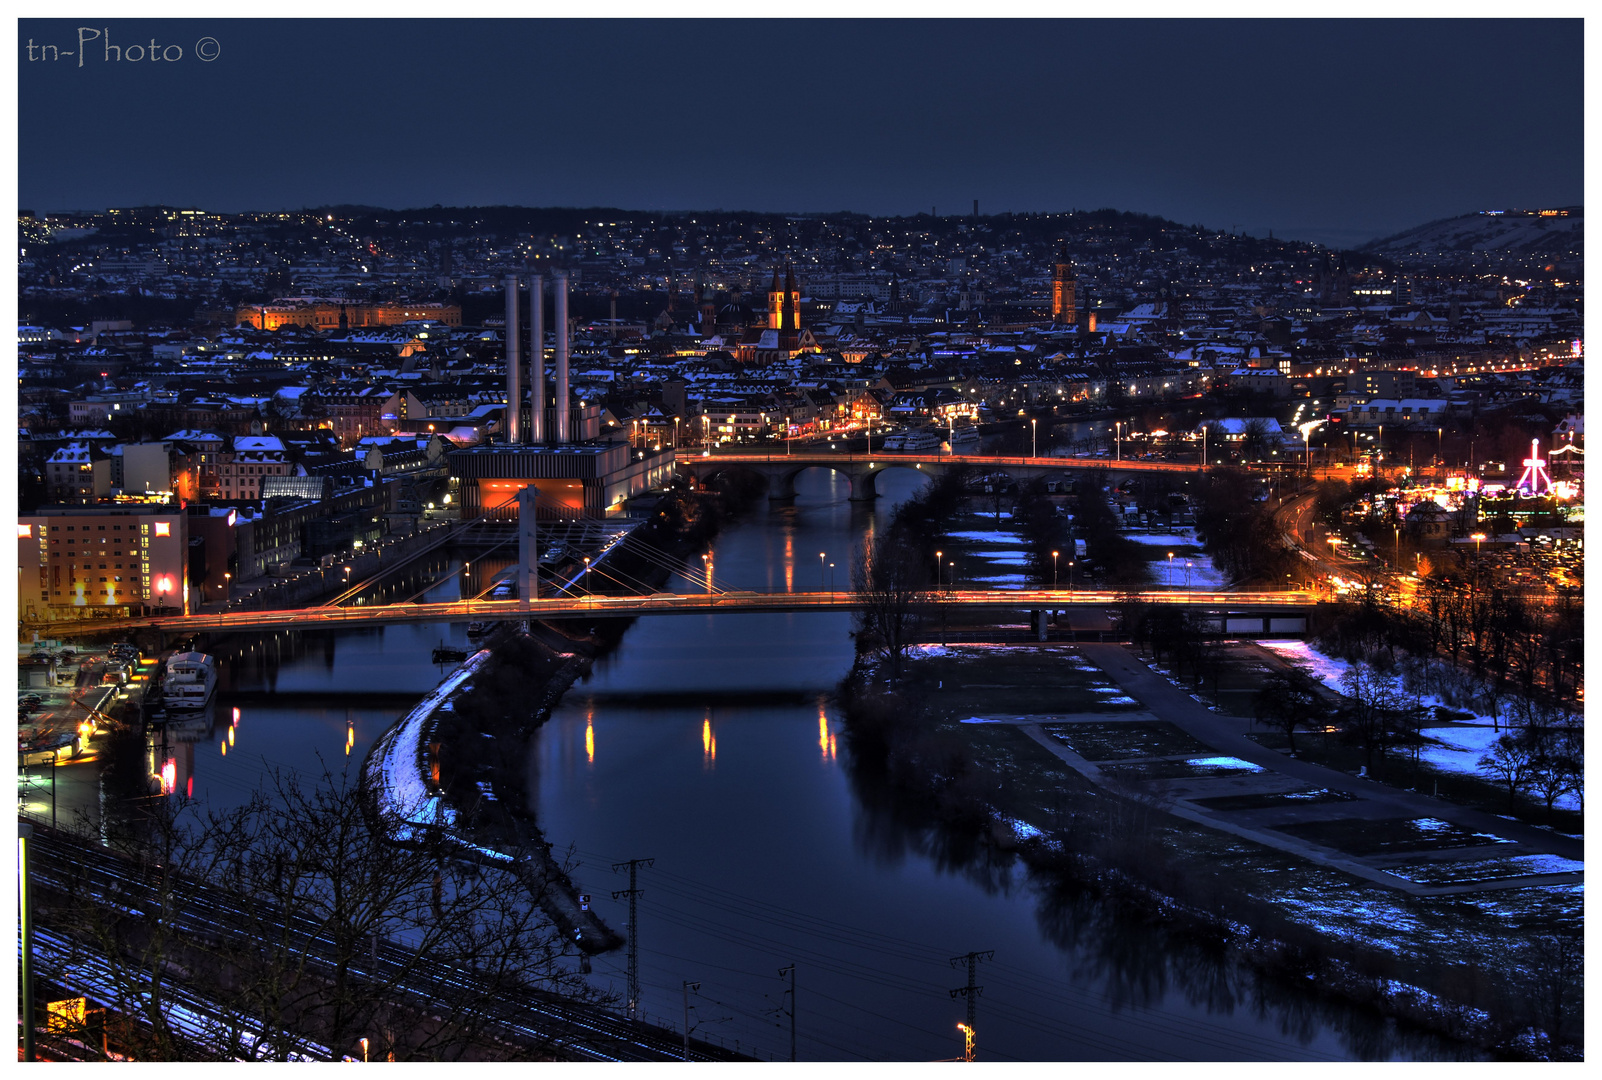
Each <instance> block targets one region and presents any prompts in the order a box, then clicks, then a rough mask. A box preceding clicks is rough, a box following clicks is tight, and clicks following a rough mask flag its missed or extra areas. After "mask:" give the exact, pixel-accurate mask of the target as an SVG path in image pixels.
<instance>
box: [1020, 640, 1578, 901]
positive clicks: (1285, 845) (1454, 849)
mask: <svg viewBox="0 0 1602 1080" xmlns="http://www.w3.org/2000/svg"><path fill="white" fill-rule="evenodd" d="M1078 650H1079V652H1080V653H1081V654H1082V655H1083V656H1084V657H1085V658H1086V659H1087V660H1089V661H1091V662H1092V663H1094V664H1096V666H1097V667H1099V668H1101V669H1102V671H1104V672H1105V673H1106V675H1107V676H1108V678H1109V679H1111V681H1112V682H1113V683H1115V684H1116V685H1117V686H1118V687H1119V688H1120V689H1121V690H1123V692H1124V693H1125V694H1127V695H1129V696H1130V697H1132V698H1134V699H1135V700H1136V701H1138V702H1140V703H1141V704H1142V706H1143V707H1144V709H1145V711H1144V712H1142V713H1126V714H1124V716H1126V717H1127V719H1128V721H1129V722H1131V723H1139V722H1147V723H1149V722H1151V721H1152V720H1153V719H1155V720H1157V721H1165V722H1167V723H1170V724H1172V725H1174V726H1175V727H1176V728H1178V729H1179V730H1180V731H1182V732H1184V733H1185V734H1186V735H1189V736H1190V737H1192V738H1193V739H1195V740H1196V741H1197V742H1200V743H1202V744H1205V745H1206V746H1208V747H1211V748H1212V749H1213V750H1215V751H1217V752H1218V753H1220V754H1224V755H1228V756H1229V757H1230V758H1235V759H1239V760H1240V761H1242V762H1247V763H1250V765H1252V766H1256V767H1257V768H1256V769H1249V768H1239V769H1228V768H1226V769H1220V770H1218V771H1217V773H1216V774H1215V775H1206V774H1203V775H1197V776H1180V777H1178V778H1173V779H1166V780H1157V779H1152V780H1144V781H1142V780H1129V779H1125V778H1123V777H1119V779H1118V780H1117V783H1118V784H1120V785H1123V786H1129V785H1131V784H1133V785H1134V786H1135V787H1136V788H1137V789H1144V790H1145V791H1146V792H1148V793H1149V794H1152V795H1153V796H1156V797H1158V798H1160V799H1161V800H1162V801H1163V802H1164V803H1165V805H1164V809H1165V810H1167V811H1168V812H1169V813H1172V814H1174V815H1176V816H1178V817H1181V818H1183V819H1185V820H1188V821H1193V822H1196V823H1198V824H1201V825H1205V826H1207V827H1209V828H1214V829H1219V830H1221V831H1224V832H1228V833H1231V834H1233V835H1237V836H1240V837H1242V838H1245V839H1249V840H1253V841H1255V842H1257V843H1261V844H1264V845H1266V846H1269V847H1272V848H1276V849H1278V850H1281V851H1285V852H1289V853H1291V854H1294V855H1297V856H1299V857H1301V858H1305V859H1308V860H1310V861H1312V862H1315V863H1318V864H1320V865H1325V866H1330V867H1332V868H1337V869H1340V870H1343V871H1345V872H1347V873H1351V874H1354V875H1356V876H1358V877H1361V878H1363V879H1365V880H1368V881H1372V882H1374V883H1376V884H1381V885H1384V886H1387V887H1389V888H1393V889H1398V890H1400V891H1403V892H1407V893H1411V894H1414V895H1425V896H1436V895H1446V894H1451V893H1464V892H1482V891H1487V890H1492V889H1508V888H1524V887H1527V886H1531V885H1545V884H1570V883H1573V882H1576V881H1579V880H1582V879H1583V873H1581V872H1578V871H1567V870H1564V871H1563V872H1554V873H1528V874H1521V875H1519V876H1516V877H1509V876H1504V877H1500V878H1496V879H1493V880H1478V881H1461V882H1452V881H1450V880H1446V881H1443V882H1442V883H1439V884H1430V883H1428V882H1427V881H1418V880H1411V879H1409V878H1407V877H1402V876H1398V875H1397V874H1395V873H1392V872H1390V871H1391V870H1394V869H1396V868H1398V866H1399V865H1400V864H1402V863H1410V864H1414V865H1416V864H1419V863H1430V864H1437V863H1438V864H1443V871H1444V872H1443V874H1442V875H1441V876H1443V877H1445V878H1447V879H1450V878H1451V877H1452V876H1453V875H1452V873H1451V870H1450V867H1446V866H1444V864H1447V863H1453V862H1462V863H1464V864H1468V863H1470V862H1476V861H1483V860H1488V859H1489V860H1496V861H1499V862H1500V861H1502V860H1506V859H1509V858H1511V857H1517V856H1531V855H1535V856H1557V857H1559V858H1560V859H1567V860H1574V861H1575V862H1580V861H1583V859H1584V857H1585V855H1584V842H1583V841H1582V840H1580V839H1576V838H1573V837H1568V836H1563V835H1561V834H1558V833H1553V832H1549V831H1547V830H1544V829H1538V828H1535V827H1533V826H1529V825H1525V824H1522V823H1520V822H1516V821H1511V820H1508V819H1505V818H1501V817H1497V816H1495V815H1492V814H1487V813H1485V812H1483V811H1480V810H1475V809H1472V808H1469V807H1464V806H1458V805H1455V804H1453V803H1450V802H1446V801H1444V800H1441V799H1437V798H1433V797H1431V796H1429V795H1424V794H1421V793H1418V792H1413V791H1407V790H1403V789H1401V788H1396V787H1391V786H1388V785H1385V784H1380V783H1376V782H1375V781H1372V780H1368V779H1365V778H1362V777H1358V776H1354V775H1351V774H1349V773H1345V772H1341V771H1339V770H1337V769H1331V768H1328V767H1326V766H1323V765H1318V764H1315V763H1313V762H1309V761H1304V760H1301V759H1299V758H1293V757H1290V756H1288V755H1287V754H1284V753H1280V752H1278V751H1275V750H1270V749H1268V748H1266V747H1264V746H1262V745H1261V744H1259V743H1258V742H1256V741H1255V740H1253V739H1251V738H1249V737H1248V735H1247V732H1248V730H1249V728H1250V721H1249V720H1248V719H1246V718H1244V717H1237V716H1229V715H1227V714H1222V713H1217V712H1214V711H1213V710H1212V709H1211V708H1209V707H1208V706H1207V705H1205V704H1203V703H1202V702H1200V701H1198V700H1196V699H1195V698H1192V697H1191V696H1190V695H1189V694H1188V693H1186V692H1185V691H1184V690H1182V689H1181V688H1179V687H1177V686H1175V685H1174V684H1173V683H1171V682H1169V681H1168V679H1167V678H1165V677H1164V676H1163V675H1161V674H1159V673H1157V672H1155V671H1152V670H1151V669H1150V668H1148V667H1147V666H1146V664H1145V663H1144V662H1143V661H1142V660H1141V659H1140V658H1139V657H1138V656H1136V655H1135V654H1134V653H1133V652H1131V651H1130V650H1129V649H1128V648H1126V647H1124V646H1122V645H1116V644H1089V643H1086V644H1081V645H1079V646H1078ZM1020 719H1021V718H1020ZM1064 719H1067V718H1064ZM1085 719H1090V718H1085ZM1095 719H1098V720H1105V719H1106V718H1105V717H1097V718H1095ZM1061 722H1062V721H1060V720H1056V721H1054V723H1061ZM1070 722H1071V721H1070ZM1019 726H1020V728H1021V729H1022V730H1023V731H1024V732H1025V733H1026V734H1028V735H1029V736H1030V737H1031V738H1033V739H1034V740H1035V741H1037V742H1039V743H1040V744H1041V745H1042V746H1044V747H1046V748H1047V749H1048V750H1050V751H1051V752H1052V753H1053V754H1055V755H1056V756H1057V757H1058V758H1059V759H1061V760H1062V761H1063V762H1065V763H1066V764H1068V765H1069V766H1070V767H1072V768H1073V769H1074V770H1075V771H1077V772H1079V773H1080V774H1081V775H1083V776H1085V777H1086V778H1087V779H1089V780H1091V781H1092V782H1094V783H1096V784H1098V785H1104V786H1106V785H1109V784H1110V783H1111V782H1112V781H1113V778H1114V776H1118V774H1119V770H1118V769H1116V768H1114V769H1113V770H1111V771H1109V770H1108V769H1107V768H1105V767H1106V766H1118V765H1124V764H1127V763H1126V762H1109V761H1102V762H1091V761H1087V760H1086V759H1085V758H1083V757H1082V756H1080V755H1078V754H1076V753H1074V751H1073V750H1072V749H1071V748H1069V747H1068V746H1066V745H1064V743H1063V742H1062V741H1061V740H1059V739H1057V738H1054V737H1053V736H1052V735H1050V734H1048V733H1047V732H1046V731H1044V730H1043V729H1042V727H1041V725H1040V723H1038V722H1035V723H1027V722H1026V723H1020V724H1019ZM1180 756H1185V755H1180ZM1190 756H1191V757H1194V755H1190ZM1140 760H1141V761H1142V762H1145V763H1151V762H1161V761H1163V760H1165V759H1163V758H1145V759H1140ZM1312 792H1322V793H1329V794H1327V795H1321V796H1319V797H1313V798H1309V797H1301V798H1297V797H1290V798H1286V797H1285V796H1287V795H1291V796H1296V795H1305V794H1308V793H1312ZM1230 797H1237V798H1236V799H1235V800H1234V801H1236V802H1237V803H1239V804H1241V806H1240V808H1228V809H1224V808H1220V807H1219V806H1218V805H1217V804H1218V803H1219V802H1221V801H1228V800H1229V798H1230ZM1209 804H1213V805H1209ZM1420 821H1422V822H1427V823H1428V825H1427V828H1433V829H1436V830H1438V831H1444V830H1445V829H1447V828H1451V827H1455V830H1460V832H1457V835H1456V839H1455V841H1454V843H1455V846H1453V843H1442V844H1437V845H1431V844H1429V843H1428V842H1427V839H1426V841H1425V842H1421V843H1418V844H1413V845H1395V846H1393V848H1392V850H1384V848H1385V846H1386V845H1385V844H1383V843H1370V844H1364V843H1361V842H1359V843H1348V844H1346V845H1344V849H1343V848H1342V847H1338V846H1336V845H1335V844H1334V842H1331V843H1329V844H1322V843H1318V842H1316V841H1314V840H1312V839H1308V838H1306V837H1305V836H1298V835H1294V834H1293V833H1292V832H1286V831H1281V828H1280V827H1284V826H1289V827H1290V828H1292V829H1293V830H1295V829H1297V828H1298V827H1303V828H1302V831H1304V832H1305V831H1315V832H1316V831H1317V830H1318V829H1319V827H1320V823H1329V824H1331V825H1333V826H1334V827H1335V831H1336V832H1337V833H1338V832H1339V831H1340V830H1341V828H1342V824H1343V823H1344V825H1346V826H1351V828H1348V829H1346V832H1347V833H1348V834H1355V835H1357V836H1358V837H1359V839H1361V834H1363V833H1364V832H1365V831H1368V832H1371V833H1372V836H1373V837H1376V838H1377V837H1383V836H1384V835H1385V834H1386V830H1387V829H1391V830H1393V831H1394V829H1395V828H1396V827H1398V825H1399V823H1407V822H1420ZM1437 823H1446V825H1445V826H1442V825H1439V824H1437ZM1365 826H1369V828H1367V829H1365ZM1465 834H1468V835H1465ZM1332 835H1334V834H1333V833H1332ZM1365 847H1367V848H1374V849H1378V850H1367V851H1365V850H1363V849H1364V848H1365ZM1548 861H1550V862H1552V863H1557V860H1548ZM1540 862H1541V860H1539V859H1537V860H1533V861H1532V862H1531V865H1532V866H1534V867H1539V865H1540ZM1559 865H1561V864H1559ZM1426 876H1428V875H1426ZM1469 876H1473V875H1472V874H1470V875H1469Z"/></svg>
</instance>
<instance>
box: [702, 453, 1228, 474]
mask: <svg viewBox="0 0 1602 1080" xmlns="http://www.w3.org/2000/svg"><path fill="white" fill-rule="evenodd" d="M707 462H718V463H726V464H742V465H785V464H790V465H851V464H861V463H863V462H877V463H879V464H882V465H886V466H889V465H911V466H918V465H969V466H972V467H973V468H975V469H979V470H984V469H1006V468H1034V469H1117V470H1119V471H1125V470H1128V471H1131V472H1183V473H1194V472H1200V471H1201V468H1202V467H1201V465H1200V464H1198V463H1196V462H1194V461H1188V462H1187V461H1141V460H1131V459H1128V458H1124V459H1115V458H1111V457H1050V456H1043V457H1000V456H997V455H995V454H915V453H906V452H904V451H900V450H891V451H883V450H881V451H879V452H877V453H873V454H866V453H863V454H856V453H847V452H845V451H820V450H803V451H800V452H798V453H788V454H783V453H761V454H758V453H751V452H748V451H710V452H703V453H702V454H701V455H700V456H696V455H695V454H694V453H693V452H691V453H689V454H686V456H685V457H683V458H681V459H680V460H679V464H681V465H696V464H704V463H707Z"/></svg>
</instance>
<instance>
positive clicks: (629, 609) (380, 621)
mask: <svg viewBox="0 0 1602 1080" xmlns="http://www.w3.org/2000/svg"><path fill="white" fill-rule="evenodd" d="M880 602H882V601H881V600H880V599H878V598H875V597H873V596H863V595H859V594H858V593H856V592H852V591H838V592H791V593H777V592H775V593H764V592H740V591H736V592H722V593H713V594H711V595H710V596H709V595H707V594H705V593H653V594H651V595H649V596H637V595H636V596H601V595H591V596H579V597H572V596H564V597H556V598H551V599H539V600H531V601H527V602H525V601H523V600H521V599H514V600H453V601H447V602H443V603H435V604H372V605H362V606H359V607H342V608H327V607H314V608H293V609H284V610H279V611H234V612H220V613H213V614H201V615H168V616H152V617H146V618H130V619H93V620H80V621H74V622H71V623H50V624H46V625H43V626H41V627H39V628H38V629H39V631H40V633H41V634H42V635H43V634H48V635H50V636H52V637H74V636H84V635H89V634H108V633H122V632H127V631H131V630H157V631H160V632H162V633H164V634H175V635H186V634H195V633H219V632H227V631H236V630H237V631H248V630H314V629H319V628H338V627H359V626H381V625H387V624H391V623H417V622H468V621H477V622H492V621H505V620H514V619H516V620H522V619H566V618H582V617H591V618H632V617H635V616H639V615H708V614H725V613H726V614H731V615H735V614H756V613H763V612H803V611H854V610H857V609H859V608H862V607H866V606H870V605H873V604H877V603H880ZM908 602H909V603H910V604H912V605H913V606H914V607H917V608H923V609H925V610H928V611H931V612H933V611H938V610H940V609H942V608H946V609H950V608H977V609H984V608H990V609H1016V608H1027V609H1030V610H1052V609H1058V608H1069V607H1085V606H1105V605H1109V604H1112V605H1122V604H1132V603H1133V604H1157V605H1162V606H1179V607H1185V608H1192V609H1197V608H1206V609H1213V608H1216V609H1229V610H1240V611H1251V610H1263V609H1288V608H1306V607H1311V606H1312V605H1313V604H1315V603H1317V602H1318V599H1317V597H1316V596H1315V595H1314V594H1313V593H1310V592H1304V591H1300V590H1277V591H1264V592H1201V591H1196V590H1185V589H1145V590H1140V591H1138V592H1123V591H1117V590H1111V589H952V590H947V591H943V592H934V591H929V592H924V593H919V594H916V595H915V596H913V597H911V598H909V600H908Z"/></svg>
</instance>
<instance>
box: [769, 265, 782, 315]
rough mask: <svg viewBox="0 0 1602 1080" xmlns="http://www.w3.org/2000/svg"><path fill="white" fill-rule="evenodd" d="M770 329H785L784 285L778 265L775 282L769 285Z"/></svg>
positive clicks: (775, 268)
mask: <svg viewBox="0 0 1602 1080" xmlns="http://www.w3.org/2000/svg"><path fill="white" fill-rule="evenodd" d="M768 329H769V330H782V329H784V286H783V285H782V284H781V283H780V281H779V268H778V267H777V266H775V267H774V268H773V284H772V285H771V286H769V287H768Z"/></svg>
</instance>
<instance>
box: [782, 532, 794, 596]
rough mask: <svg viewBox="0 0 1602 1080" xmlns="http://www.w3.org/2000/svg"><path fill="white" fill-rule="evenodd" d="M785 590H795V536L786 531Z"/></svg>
mask: <svg viewBox="0 0 1602 1080" xmlns="http://www.w3.org/2000/svg"><path fill="white" fill-rule="evenodd" d="M784 591H785V592H787V593H789V592H795V537H794V536H792V535H791V534H790V530H789V529H786V530H785V531H784Z"/></svg>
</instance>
